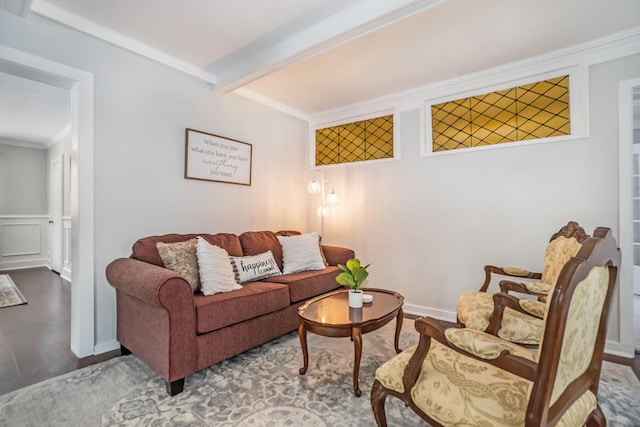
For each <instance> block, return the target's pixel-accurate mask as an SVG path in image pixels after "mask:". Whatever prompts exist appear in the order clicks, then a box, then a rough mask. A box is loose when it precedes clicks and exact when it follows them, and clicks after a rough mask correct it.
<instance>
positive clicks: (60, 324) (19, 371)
mask: <svg viewBox="0 0 640 427" xmlns="http://www.w3.org/2000/svg"><path fill="white" fill-rule="evenodd" d="M0 273H2V274H9V275H10V276H11V279H12V280H13V281H14V283H15V284H16V286H18V288H19V289H20V292H22V294H23V295H24V296H25V298H26V299H27V301H28V304H25V305H19V306H13V307H5V308H0V394H4V393H8V392H10V391H13V390H17V389H19V388H22V387H25V386H28V385H30V384H34V383H37V382H40V381H44V380H46V379H48V378H52V377H55V376H58V375H61V374H64V373H66V372H70V371H73V370H76V369H79V368H83V367H85V366H89V365H93V364H96V363H99V362H102V361H105V360H108V359H111V358H113V357H116V356H119V355H120V350H115V351H111V352H108V353H104V354H100V355H97V356H90V357H86V358H83V359H78V358H77V357H76V356H75V355H74V354H73V353H72V352H71V350H70V331H71V325H70V321H71V309H70V307H71V284H70V283H69V282H67V281H65V280H63V279H61V278H60V276H59V275H58V274H56V273H53V272H51V271H50V270H49V269H47V268H44V267H42V268H33V269H25V270H11V271H0ZM406 317H409V318H415V316H411V315H407V316H406ZM605 359H607V360H610V361H612V362H616V363H621V364H625V365H630V366H632V368H633V369H634V372H635V373H636V375H637V376H638V377H639V378H640V355H639V354H636V357H635V359H623V358H617V357H609V356H605Z"/></svg>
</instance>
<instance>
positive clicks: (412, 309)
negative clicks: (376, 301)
mask: <svg viewBox="0 0 640 427" xmlns="http://www.w3.org/2000/svg"><path fill="white" fill-rule="evenodd" d="M402 310H403V311H404V312H405V313H407V314H411V315H413V316H418V317H425V316H429V317H433V318H436V319H439V320H446V321H447V322H455V321H456V318H457V317H456V314H455V313H454V312H451V311H446V310H439V309H437V308H431V307H423V306H420V305H413V304H405V305H403V306H402Z"/></svg>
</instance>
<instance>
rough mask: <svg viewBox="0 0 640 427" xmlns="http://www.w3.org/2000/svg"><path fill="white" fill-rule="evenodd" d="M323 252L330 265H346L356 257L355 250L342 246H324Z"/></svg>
mask: <svg viewBox="0 0 640 427" xmlns="http://www.w3.org/2000/svg"><path fill="white" fill-rule="evenodd" d="M322 252H324V257H325V259H326V260H327V263H328V264H329V265H338V264H346V263H347V261H349V260H350V259H352V258H355V257H356V253H355V252H354V251H353V250H351V249H347V248H343V247H340V246H326V245H322Z"/></svg>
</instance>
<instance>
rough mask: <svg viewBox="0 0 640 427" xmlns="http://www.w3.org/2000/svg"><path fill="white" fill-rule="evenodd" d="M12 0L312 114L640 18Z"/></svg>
mask: <svg viewBox="0 0 640 427" xmlns="http://www.w3.org/2000/svg"><path fill="white" fill-rule="evenodd" d="M0 7H4V8H5V9H6V10H9V11H11V12H13V13H16V14H19V15H22V16H24V17H25V19H29V17H30V16H33V15H34V14H37V15H40V16H43V17H46V18H48V19H52V20H55V21H58V22H60V23H63V24H64V25H68V26H70V27H73V28H76V29H78V30H80V31H83V32H85V33H88V34H91V35H93V36H95V37H98V38H101V39H104V40H106V41H108V42H110V43H113V44H117V45H119V46H122V47H124V48H126V49H129V50H132V51H134V52H137V53H140V54H142V55H145V56H147V57H149V58H151V59H154V60H157V61H159V62H163V63H165V64H167V65H169V66H171V67H173V68H176V69H178V70H181V71H183V72H186V73H188V74H191V75H193V76H195V77H197V78H199V79H202V80H204V81H206V82H208V83H211V84H212V85H213V87H214V89H213V90H216V91H220V92H221V93H227V92H230V91H237V92H238V93H240V94H243V95H245V96H250V97H252V98H254V99H260V100H262V101H264V102H266V103H269V104H270V105H273V106H277V107H279V108H281V109H282V110H284V111H287V112H290V113H292V114H294V115H297V116H299V117H303V118H308V117H312V116H313V115H314V114H318V113H321V112H325V111H328V110H332V109H336V108H340V107H344V106H346V105H351V104H356V103H359V102H363V101H366V100H370V99H374V98H378V97H381V96H386V95H390V94H393V93H398V92H402V91H405V90H409V89H412V88H418V87H423V86H427V85H430V84H433V83H436V82H440V81H443V80H447V79H451V78H454V77H458V76H462V75H466V74H470V73H474V72H478V71H481V70H485V69H489V68H492V67H496V66H499V65H503V64H508V63H512V62H516V61H519V60H523V59H526V58H530V57H533V56H537V55H540V54H543V53H547V52H551V51H555V50H559V49H563V48H567V47H570V46H574V45H577V44H580V43H584V42H588V41H591V40H594V39H597V38H600V37H603V36H607V35H610V34H613V33H617V32H621V31H624V30H628V29H630V28H634V27H637V26H640V1H638V0H587V1H585V0H482V1H472V0H304V1H301V0H268V1H265V0H233V1H229V0H180V1H176V0H109V1H105V0H46V1H45V0H33V1H31V0H0ZM3 80H4V79H3ZM5 90H6V89H5V88H4V87H3V86H2V87H0V91H1V92H0V94H2V95H3V97H4V92H5ZM3 121H4V120H3ZM30 122H31V123H40V122H42V120H33V119H32V120H30ZM0 132H3V129H0ZM0 137H2V133H0Z"/></svg>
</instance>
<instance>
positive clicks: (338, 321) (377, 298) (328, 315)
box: [298, 289, 404, 397]
mask: <svg viewBox="0 0 640 427" xmlns="http://www.w3.org/2000/svg"><path fill="white" fill-rule="evenodd" d="M363 291H364V293H365V294H370V295H372V296H373V302H371V303H369V304H364V305H363V307H362V308H350V307H349V299H348V295H347V293H348V292H349V290H339V291H336V292H332V293H330V294H326V295H321V296H319V297H317V298H313V299H311V300H309V301H307V302H306V303H304V304H303V305H301V306H300V308H298V315H299V316H300V326H299V327H298V336H299V337H300V345H301V346H302V355H303V357H304V366H303V367H302V368H300V375H304V374H305V373H306V372H307V368H308V367H309V352H308V350H307V331H310V332H313V333H314V334H317V335H322V336H325V337H351V339H352V340H353V345H354V351H355V357H354V360H353V392H354V393H355V395H356V396H358V397H360V395H362V392H361V391H360V388H359V387H358V374H359V371H360V358H361V356H362V334H366V333H367V332H371V331H375V330H376V329H379V328H381V327H383V326H384V325H386V324H387V323H389V322H390V321H391V320H393V319H394V318H395V319H396V335H395V338H394V341H393V345H394V348H395V350H396V352H397V353H400V351H401V350H400V348H399V347H398V342H399V340H400V330H401V329H402V316H403V312H402V304H403V303H404V297H403V296H402V295H400V294H399V293H397V292H392V291H387V290H384V289H363Z"/></svg>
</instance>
